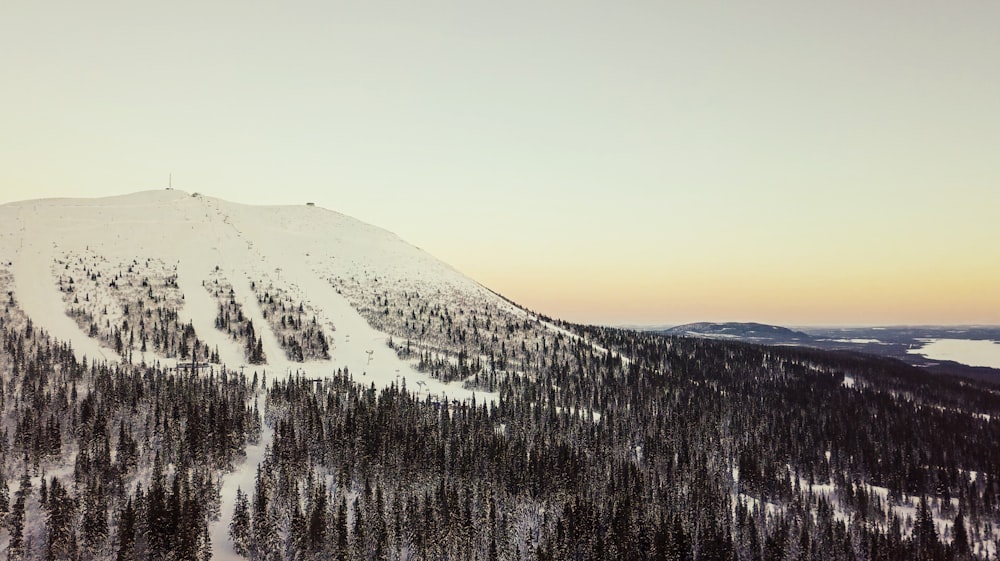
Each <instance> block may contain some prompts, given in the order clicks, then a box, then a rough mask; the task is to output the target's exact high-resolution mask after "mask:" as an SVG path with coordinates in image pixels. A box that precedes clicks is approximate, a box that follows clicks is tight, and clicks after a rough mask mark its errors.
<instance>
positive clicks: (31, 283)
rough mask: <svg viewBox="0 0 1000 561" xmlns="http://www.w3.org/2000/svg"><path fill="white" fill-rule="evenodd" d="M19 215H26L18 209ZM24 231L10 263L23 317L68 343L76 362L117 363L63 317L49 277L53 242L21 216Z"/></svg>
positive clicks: (111, 353)
mask: <svg viewBox="0 0 1000 561" xmlns="http://www.w3.org/2000/svg"><path fill="white" fill-rule="evenodd" d="M20 211H21V212H20V213H19V214H23V213H26V212H28V209H26V208H25V209H20ZM21 221H22V222H21V223H22V224H25V229H24V231H23V233H22V234H21V236H22V237H21V243H20V248H19V249H18V252H17V256H16V257H15V259H14V261H13V267H12V268H11V273H12V274H13V276H14V297H15V298H17V300H18V303H19V304H20V305H21V309H22V310H23V311H24V314H25V315H26V316H27V317H29V318H31V320H32V321H33V322H34V323H35V325H37V326H40V327H43V328H44V329H45V330H46V331H48V333H49V335H50V336H52V337H54V338H56V339H58V340H60V341H67V342H70V343H72V345H73V351H74V353H75V354H76V357H77V359H82V358H83V357H85V356H86V357H90V360H91V361H94V360H104V361H118V360H121V359H120V357H119V356H118V353H116V352H115V351H113V350H111V349H107V348H104V347H102V346H101V344H100V342H98V340H97V339H92V338H90V337H89V336H88V335H87V334H86V333H84V332H83V330H82V329H80V326H78V325H77V324H76V322H75V321H73V319H72V318H70V317H69V316H68V315H66V309H65V305H64V303H63V299H62V294H61V293H60V292H59V290H58V289H57V288H56V283H55V281H54V278H53V276H52V263H53V259H54V251H53V246H54V245H55V242H53V241H51V240H49V239H48V237H47V236H42V235H41V232H40V231H39V230H43V228H42V227H40V226H44V225H38V224H37V221H35V220H32V219H31V218H29V217H24V216H22V217H21Z"/></svg>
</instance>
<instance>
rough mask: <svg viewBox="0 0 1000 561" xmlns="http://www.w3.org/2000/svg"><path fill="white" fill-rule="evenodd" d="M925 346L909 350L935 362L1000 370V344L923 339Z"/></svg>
mask: <svg viewBox="0 0 1000 561" xmlns="http://www.w3.org/2000/svg"><path fill="white" fill-rule="evenodd" d="M922 341H924V346H922V347H920V348H919V349H907V351H906V352H908V353H910V354H918V355H922V356H925V357H927V358H929V359H933V360H951V361H954V362H958V363H961V364H967V365H969V366H987V367H990V368H1000V342H997V341H983V340H974V339H922Z"/></svg>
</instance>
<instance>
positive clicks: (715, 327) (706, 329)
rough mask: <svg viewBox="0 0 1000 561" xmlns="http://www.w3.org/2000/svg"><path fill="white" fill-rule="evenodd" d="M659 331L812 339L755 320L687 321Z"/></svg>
mask: <svg viewBox="0 0 1000 561" xmlns="http://www.w3.org/2000/svg"><path fill="white" fill-rule="evenodd" d="M659 333H663V334H665V335H686V336H693V337H710V338H717V339H740V340H746V341H761V342H768V343H806V342H809V341H811V340H812V337H810V336H809V335H807V334H805V333H803V332H801V331H794V330H792V329H788V328H787V327H781V326H778V325H767V324H764V323H754V322H725V323H712V322H699V323H687V324H684V325H678V326H676V327H671V328H669V329H663V330H659Z"/></svg>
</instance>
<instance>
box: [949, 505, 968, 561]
mask: <svg viewBox="0 0 1000 561" xmlns="http://www.w3.org/2000/svg"><path fill="white" fill-rule="evenodd" d="M952 536H953V537H952V542H951V544H952V549H953V550H954V552H955V555H956V556H957V557H958V558H959V559H966V558H968V556H969V553H970V551H969V534H968V532H967V531H966V530H965V516H964V515H963V514H962V513H961V512H959V513H958V514H957V515H956V516H955V524H954V526H952Z"/></svg>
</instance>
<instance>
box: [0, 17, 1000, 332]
mask: <svg viewBox="0 0 1000 561" xmlns="http://www.w3.org/2000/svg"><path fill="white" fill-rule="evenodd" d="M998 22H1000V3H998V2H996V1H995V0H989V1H974V0H973V1H962V2H943V1H942V2H914V1H912V0H911V1H907V2H902V1H884V2H881V1H880V2H871V1H865V2H862V1H859V0H841V1H838V2H801V1H791V0H788V1H760V2H742V1H740V2H686V3H675V2H668V1H663V0H661V1H658V2H586V1H581V0H565V1H564V0H560V1H549V2H538V1H537V0H536V1H532V2H522V1H519V0H515V1H505V2H495V1H493V2H473V1H461V2H459V1H456V2H448V1H444V2H435V1H428V2H414V1H412V0H405V1H390V2H382V1H372V2H357V3H346V2H337V1H333V0H323V1H316V2H303V1H298V0H293V1H289V0H286V1H282V2H261V1H253V0H249V1H248V0H240V1H238V2H237V1H230V0H217V1H212V0H209V1H205V0H202V1H198V2H194V1H188V0H174V1H171V2H157V3H152V2H141V1H140V2H136V1H128V2H126V1H120V2H107V1H90V2H80V1H71V2H70V1H67V2H50V1H45V0H36V1H31V2H27V1H22V0H12V1H8V2H4V3H3V4H0V62H2V64H0V76H2V79H0V190H2V191H0V202H7V201H14V200H22V199H31V198H40V197H55V196H60V197H62V196H70V197H95V196H105V195H113V194H122V193H128V192H133V191H138V190H144V189H151V188H160V187H164V186H165V185H166V183H167V175H168V173H171V172H172V173H173V177H174V186H175V187H176V188H179V189H184V190H187V191H199V192H202V193H206V194H209V195H212V196H216V197H221V198H224V199H228V200H233V201H237V202H244V203H251V204H273V203H280V204H301V203H303V202H306V201H313V202H315V203H316V204H317V205H320V206H324V207H327V208H331V209H334V210H337V211H340V212H343V213H345V214H348V215H351V216H354V217H356V218H359V219H361V220H364V221H367V222H371V223H373V224H376V225H378V226H381V227H384V228H386V229H389V230H391V231H393V232H396V233H397V234H399V235H400V236H402V237H403V238H404V239H407V240H408V241H410V242H412V243H414V244H416V245H418V246H420V247H422V248H424V249H425V250H427V251H429V252H430V253H432V254H434V255H436V256H437V257H439V258H441V259H443V260H445V261H447V262H449V263H450V264H452V265H453V266H455V267H456V268H457V269H459V270H461V271H463V272H465V273H467V274H469V275H470V276H472V277H473V278H475V279H477V280H479V281H480V282H482V283H483V284H485V285H486V286H488V287H490V288H492V289H494V290H496V291H497V292H500V293H502V294H504V295H505V296H508V297H510V298H512V299H514V300H515V301H518V302H520V303H522V304H524V305H525V306H527V307H529V308H532V309H534V310H536V311H539V312H542V313H546V314H549V315H552V316H556V317H561V318H565V319H569V320H573V321H582V322H598V323H613V324H623V323H627V324H676V323H684V322H688V321H762V322H770V323H778V324H782V325H821V324H854V325H869V324H903V323H925V324H930V323H940V324H953V323H991V324H1000V33H998V31H997V29H998Z"/></svg>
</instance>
